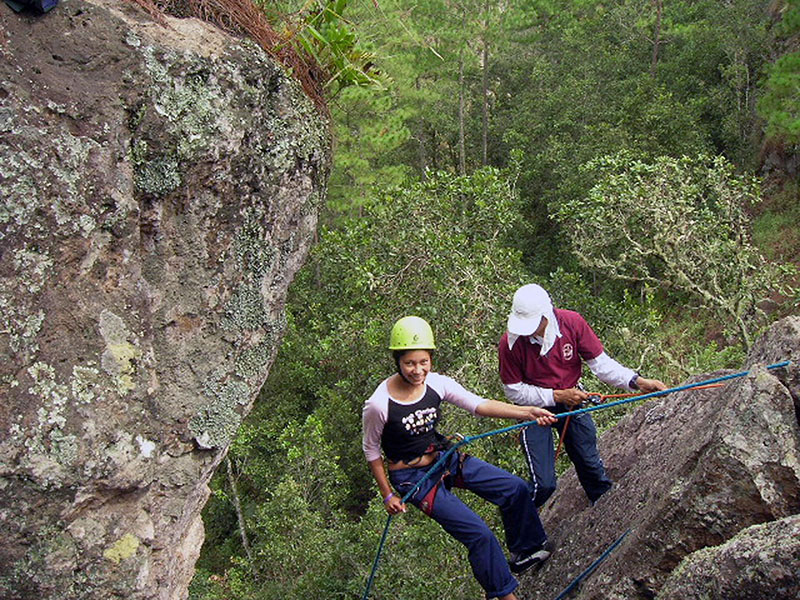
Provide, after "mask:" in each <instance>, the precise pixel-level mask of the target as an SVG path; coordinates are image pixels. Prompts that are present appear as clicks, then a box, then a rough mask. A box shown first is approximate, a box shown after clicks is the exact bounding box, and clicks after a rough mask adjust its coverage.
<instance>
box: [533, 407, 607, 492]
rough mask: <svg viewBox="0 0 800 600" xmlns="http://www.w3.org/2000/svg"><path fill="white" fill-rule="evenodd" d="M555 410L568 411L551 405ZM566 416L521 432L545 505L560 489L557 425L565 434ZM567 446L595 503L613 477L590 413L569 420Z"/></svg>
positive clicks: (570, 456)
mask: <svg viewBox="0 0 800 600" xmlns="http://www.w3.org/2000/svg"><path fill="white" fill-rule="evenodd" d="M550 410H551V411H552V412H554V413H559V412H565V410H566V409H564V408H563V407H561V405H556V409H555V410H553V409H550ZM565 421H566V419H559V420H558V421H557V422H556V423H555V424H554V425H553V426H552V427H541V426H539V425H530V426H528V427H526V428H525V429H523V431H522V436H520V443H521V444H522V451H523V453H524V454H525V458H526V460H527V461H528V468H529V469H530V473H531V485H532V492H533V497H534V501H535V503H536V506H537V507H539V506H542V505H543V504H544V503H545V502H547V499H548V498H549V497H550V496H551V495H552V494H553V492H555V491H556V464H555V451H554V450H553V427H555V428H556V430H557V431H558V434H559V435H564V423H565ZM564 449H565V450H566V451H567V456H569V458H570V460H571V461H572V464H573V465H575V472H576V473H577V475H578V481H580V483H581V485H582V486H583V490H584V491H585V492H586V495H587V496H588V498H589V501H590V502H592V503H594V502H595V501H596V500H597V499H598V498H599V497H600V496H602V495H603V494H604V493H606V492H607V491H608V490H609V489H610V488H611V480H610V479H609V478H608V476H607V475H606V469H605V467H604V466H603V461H602V460H601V459H600V454H599V453H598V452H597V429H595V426H594V421H592V417H591V416H590V415H589V414H588V413H583V414H580V415H574V416H572V417H571V418H570V420H569V426H568V427H567V433H566V437H565V438H564Z"/></svg>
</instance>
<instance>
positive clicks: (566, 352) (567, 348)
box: [561, 344, 575, 360]
mask: <svg viewBox="0 0 800 600" xmlns="http://www.w3.org/2000/svg"><path fill="white" fill-rule="evenodd" d="M561 353H562V355H563V356H564V360H570V359H571V358H572V357H573V356H574V354H575V350H574V349H573V348H572V344H564V348H563V349H562V350H561Z"/></svg>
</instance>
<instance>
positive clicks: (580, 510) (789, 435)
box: [521, 317, 800, 600]
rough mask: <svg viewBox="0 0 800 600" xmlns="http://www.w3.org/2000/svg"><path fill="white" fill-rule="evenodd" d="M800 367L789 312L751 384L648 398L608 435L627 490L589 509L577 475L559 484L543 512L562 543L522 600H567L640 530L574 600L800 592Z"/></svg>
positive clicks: (607, 457)
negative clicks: (563, 598) (572, 586)
mask: <svg viewBox="0 0 800 600" xmlns="http://www.w3.org/2000/svg"><path fill="white" fill-rule="evenodd" d="M783 360H791V361H792V364H791V365H790V366H788V367H786V368H780V369H775V370H766V369H765V366H766V365H770V364H774V363H777V362H780V361H783ZM798 360H800V318H798V317H789V318H786V319H783V320H782V321H779V322H778V323H776V324H775V325H774V326H773V327H772V328H771V329H770V331H769V332H767V334H766V335H765V336H764V337H763V338H762V339H760V340H759V341H758V342H757V343H756V344H755V346H754V348H753V351H752V353H751V356H750V357H749V358H748V361H747V364H746V365H745V369H747V370H749V371H750V372H749V374H748V375H746V376H745V377H742V378H737V379H733V380H731V381H729V382H728V383H726V384H725V385H724V386H722V387H718V388H713V389H703V390H694V391H692V390H689V391H684V392H680V393H674V394H670V395H668V396H664V397H661V398H655V399H652V400H650V401H646V402H645V403H644V404H642V405H641V406H639V407H638V408H637V409H636V410H635V411H634V412H632V413H631V414H630V415H628V416H627V417H625V418H624V419H623V420H622V421H621V422H620V423H619V424H618V425H617V426H616V427H615V428H614V429H613V430H610V431H609V432H607V433H606V434H605V435H603V436H602V438H601V441H600V453H601V456H603V459H604V462H605V464H606V467H607V469H608V471H609V474H610V475H611V477H612V479H613V480H614V481H615V486H614V488H612V489H611V490H610V491H609V492H608V493H607V494H606V495H604V496H603V497H602V498H601V499H600V500H599V501H598V502H597V504H596V505H595V506H592V507H590V506H589V505H588V502H587V500H586V497H585V495H584V494H583V490H582V489H581V488H580V485H579V484H578V481H577V478H576V477H575V473H574V471H573V470H570V471H569V472H568V473H567V474H566V475H565V476H564V477H563V478H562V479H561V480H560V482H559V490H558V491H557V492H556V494H555V495H554V496H553V499H552V500H551V501H550V502H549V504H548V505H547V506H546V507H545V508H544V510H543V511H542V518H543V521H544V523H545V527H546V529H547V531H548V532H549V534H550V536H551V538H552V539H553V540H554V541H555V543H556V545H557V549H556V552H555V553H554V554H553V556H552V558H551V559H550V561H549V562H548V563H546V564H545V566H544V567H543V569H542V570H541V571H539V572H538V573H536V574H534V575H531V576H528V577H526V578H525V579H524V580H523V582H522V588H521V589H522V592H523V595H527V596H529V597H543V598H549V597H555V595H557V592H558V591H560V590H562V589H564V588H566V587H567V585H568V584H569V583H570V582H571V581H572V580H573V579H574V578H575V577H576V576H577V575H578V574H580V573H581V572H583V571H584V570H585V569H586V568H587V567H589V565H590V564H591V563H592V562H593V561H594V560H595V559H596V558H598V557H600V556H601V555H602V554H603V552H604V550H605V549H606V548H608V547H609V546H610V545H611V544H612V542H614V541H615V540H616V539H617V538H618V537H620V535H621V534H623V533H624V532H625V531H627V530H629V529H630V533H629V534H628V535H627V537H625V539H624V540H623V542H622V543H621V544H620V545H619V546H618V547H617V548H616V549H615V550H614V551H613V552H612V553H611V554H610V555H609V557H608V558H607V559H606V560H605V561H603V562H602V563H600V565H599V566H598V568H597V570H596V571H594V572H593V573H592V574H591V575H590V576H589V577H587V578H586V579H585V581H584V582H583V584H582V585H581V586H580V588H579V591H577V592H575V593H573V594H572V595H570V598H572V599H580V600H588V599H593V600H601V599H602V600H612V599H623V598H624V599H652V598H657V599H659V600H673V599H678V598H681V599H692V598H698V599H699V598H703V599H705V600H713V599H720V600H722V599H732V598H737V599H738V600H742V599H750V598H752V599H757V598H767V597H769V598H774V599H782V600H789V599H792V600H794V599H796V598H798V597H800V552H798V548H800V545H799V542H798V541H797V540H798V539H800V536H798V534H797V531H798V515H800V425H798V413H797V407H798V406H800V368H799V367H798ZM719 375H724V373H717V374H709V375H708V376H703V377H701V378H698V379H697V381H701V380H705V379H707V378H711V377H716V376H719Z"/></svg>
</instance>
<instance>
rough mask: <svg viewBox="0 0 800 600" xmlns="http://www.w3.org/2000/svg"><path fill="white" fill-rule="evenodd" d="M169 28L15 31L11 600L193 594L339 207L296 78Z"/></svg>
mask: <svg viewBox="0 0 800 600" xmlns="http://www.w3.org/2000/svg"><path fill="white" fill-rule="evenodd" d="M167 21H168V26H167V27H165V26H162V25H159V24H157V23H154V22H153V21H152V20H151V19H150V17H149V16H148V15H146V14H145V13H144V12H143V11H142V10H141V9H140V8H138V7H137V6H136V4H135V3H132V2H125V1H122V0H120V1H118V0H67V4H63V3H62V5H59V7H58V9H56V10H53V11H51V12H50V13H48V15H47V16H46V18H42V19H28V18H25V17H22V16H15V15H13V14H11V13H9V18H8V19H5V20H3V21H2V22H1V23H0V28H2V31H0V37H2V39H4V40H5V41H6V42H5V43H4V45H3V47H2V53H3V58H4V60H3V61H2V62H0V72H2V77H0V82H1V83H0V130H2V132H3V136H2V137H1V138H0V183H1V184H2V187H3V202H2V203H0V249H2V252H0V359H1V360H0V394H2V397H3V398H4V402H3V405H2V406H0V431H2V434H0V492H2V495H3V498H4V499H5V501H4V505H3V510H1V511H0V527H2V528H3V530H4V532H7V535H6V537H5V539H4V542H5V543H4V544H3V545H2V546H0V572H2V573H4V575H3V576H2V577H0V596H2V597H3V598H9V599H15V598H23V597H25V598H27V597H39V598H41V599H42V600H55V599H56V598H58V600H77V599H78V598H80V599H85V598H103V599H105V598H112V597H118V598H126V599H133V600H139V599H145V598H147V599H151V598H159V599H165V600H166V599H169V600H172V599H173V598H174V599H180V598H184V597H185V595H186V590H187V586H188V581H189V579H190V578H191V575H192V571H193V563H194V560H195V559H196V557H197V553H198V552H199V549H200V545H201V544H202V522H201V520H200V518H199V514H200V510H201V509H202V507H203V504H204V502H205V500H206V498H207V497H208V493H209V490H208V486H207V482H208V480H209V478H210V477H211V475H212V474H213V472H214V469H215V467H216V466H217V464H218V463H219V461H220V460H221V457H222V456H223V454H224V452H225V450H226V447H227V445H228V443H229V442H230V440H231V439H232V438H233V436H234V435H235V432H236V429H237V427H238V425H239V423H240V422H241V419H242V418H243V416H244V415H245V414H246V413H247V412H248V410H249V409H250V407H251V405H252V402H253V401H254V399H255V396H256V394H257V393H258V391H259V389H260V388H261V386H262V384H263V382H264V379H265V378H266V376H267V373H268V371H269V367H270V365H271V363H272V361H273V360H274V358H275V354H276V351H277V347H278V344H279V342H280V337H281V334H282V332H283V329H284V325H285V318H284V314H283V310H284V303H285V299H286V291H287V287H288V285H289V283H290V282H291V280H292V277H293V276H294V273H295V272H296V271H297V269H298V268H299V267H300V265H301V264H302V262H303V260H304V259H305V256H306V252H307V249H308V247H309V245H310V243H311V239H312V234H313V230H314V228H315V226H316V212H317V209H318V208H319V205H320V203H321V201H322V199H323V198H324V195H325V186H326V183H327V175H328V169H329V163H330V140H329V133H328V123H327V122H326V120H325V117H323V116H321V115H320V114H319V113H318V112H317V111H316V109H315V107H314V104H313V103H312V102H311V101H310V100H309V99H308V98H307V97H306V96H305V95H304V93H303V92H302V90H301V88H300V87H299V85H298V84H297V83H296V82H295V81H294V80H293V79H292V77H291V76H289V75H288V74H287V73H285V72H284V70H283V68H282V67H281V66H280V65H278V64H276V63H274V62H273V61H272V60H271V59H270V58H269V57H268V56H267V55H266V54H265V53H264V52H263V51H262V50H261V49H260V48H259V47H257V46H256V45H255V44H253V43H251V42H247V41H243V40H241V39H237V38H233V37H230V36H227V35H225V34H223V33H222V32H220V31H219V30H217V29H215V28H214V27H212V26H209V25H207V24H204V23H201V22H200V21H198V20H195V19H172V18H167ZM32 64H35V65H36V69H28V68H27V67H28V66H30V65H32ZM23 65H24V66H25V67H26V68H25V69H22V66H23Z"/></svg>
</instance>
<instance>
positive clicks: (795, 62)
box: [758, 0, 800, 146]
mask: <svg viewBox="0 0 800 600" xmlns="http://www.w3.org/2000/svg"><path fill="white" fill-rule="evenodd" d="M798 32H800V0H786V2H785V7H784V11H783V16H782V19H781V21H780V22H779V23H778V25H777V33H778V39H780V40H785V41H784V44H785V45H786V46H787V48H788V49H787V50H786V51H785V53H784V54H783V55H782V56H780V57H779V58H778V59H777V60H776V61H775V62H774V63H773V64H772V65H770V67H769V69H768V71H767V78H766V81H765V82H764V95H763V96H762V98H761V100H760V101H759V105H758V108H759V112H760V113H761V115H762V116H763V117H764V118H765V119H766V121H767V135H768V136H770V137H773V138H779V139H782V140H784V141H785V142H787V143H789V144H792V145H794V146H797V145H798V144H799V143H800V51H798V50H796V48H797V42H796V37H797V33H798ZM793 39H794V40H795V41H794V42H793V43H792V42H791V41H790V40H793Z"/></svg>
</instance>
